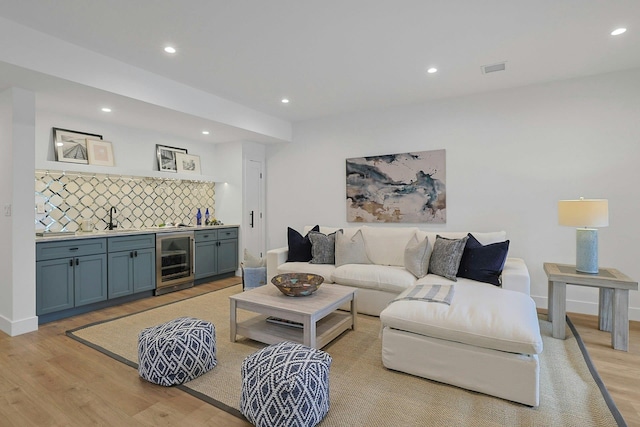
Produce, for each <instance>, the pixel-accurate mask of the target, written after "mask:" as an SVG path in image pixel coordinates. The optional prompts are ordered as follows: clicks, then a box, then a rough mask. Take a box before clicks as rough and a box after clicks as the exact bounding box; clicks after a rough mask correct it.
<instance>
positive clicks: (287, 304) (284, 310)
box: [229, 283, 356, 348]
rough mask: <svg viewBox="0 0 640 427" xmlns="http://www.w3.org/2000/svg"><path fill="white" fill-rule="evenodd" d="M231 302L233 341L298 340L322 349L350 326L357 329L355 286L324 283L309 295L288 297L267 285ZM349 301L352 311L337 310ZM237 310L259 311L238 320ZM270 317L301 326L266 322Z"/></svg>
mask: <svg viewBox="0 0 640 427" xmlns="http://www.w3.org/2000/svg"><path fill="white" fill-rule="evenodd" d="M229 300H230V303H231V316H230V317H231V318H230V326H231V342H235V341H236V335H242V336H244V337H247V338H251V339H253V340H256V341H260V342H263V343H266V344H276V343H279V342H281V341H293V342H298V343H301V344H304V345H307V346H309V347H314V348H322V347H324V346H325V345H327V344H328V343H329V342H331V341H332V340H333V339H335V338H336V337H337V336H339V335H340V334H341V333H343V332H344V331H346V330H348V329H354V330H355V329H356V288H351V287H347V286H340V285H333V284H328V283H325V284H322V285H321V286H320V288H319V289H318V290H317V291H316V292H314V293H313V294H311V295H309V296H306V297H288V296H285V295H283V294H282V293H281V292H280V291H279V290H278V289H277V288H276V287H275V286H273V285H271V284H267V285H264V286H260V287H258V288H255V289H251V290H248V291H245V292H242V293H240V294H237V295H233V296H231V297H229ZM347 303H350V304H349V307H350V311H343V310H338V308H339V307H341V306H343V305H345V304H347ZM237 309H242V310H247V311H252V312H255V313H260V314H261V315H260V316H255V317H252V318H251V319H249V320H246V321H243V322H239V323H238V322H237ZM268 317H275V318H279V319H286V320H290V321H292V322H298V323H301V324H302V327H301V328H300V327H295V326H288V325H287V326H285V325H281V324H276V323H272V322H267V318H268Z"/></svg>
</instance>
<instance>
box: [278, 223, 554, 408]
mask: <svg viewBox="0 0 640 427" xmlns="http://www.w3.org/2000/svg"><path fill="white" fill-rule="evenodd" d="M310 230H312V227H309V226H307V227H305V229H304V234H306V235H307V233H308V236H310V237H311V239H310V240H312V241H313V243H314V244H316V243H318V246H321V243H323V239H324V240H328V241H329V243H328V244H329V245H330V244H332V243H333V242H332V241H331V239H329V238H328V236H330V235H331V233H334V232H335V234H333V235H332V236H333V239H334V240H335V243H333V244H334V259H333V260H331V259H328V258H327V257H325V259H324V260H321V261H320V263H318V261H317V260H316V262H314V261H313V260H312V261H311V262H309V261H288V259H289V254H288V251H289V248H288V247H284V248H279V249H273V250H270V251H268V252H267V280H268V281H270V280H271V278H272V277H273V276H275V275H276V274H281V273H294V272H300V273H302V272H306V273H315V274H319V275H321V276H323V277H324V279H325V282H326V283H336V284H338V285H344V286H351V287H355V288H357V289H358V291H357V298H358V304H357V306H358V311H359V312H360V313H364V314H369V315H374V316H379V317H380V320H381V324H382V362H383V364H384V366H385V367H387V368H389V369H393V370H397V371H401V372H406V373H409V374H412V375H417V376H420V377H423V378H428V379H432V380H435V381H439V382H443V383H447V384H452V385H455V386H458V387H463V388H466V389H469V390H473V391H478V392H482V393H485V394H489V395H492V396H497V397H500V398H503V399H507V400H512V401H515V402H519V403H523V404H525V405H529V406H537V405H538V404H539V389H540V387H539V371H540V365H539V359H538V354H539V353H541V352H542V339H541V337H540V329H539V324H538V319H537V313H536V309H535V303H534V302H533V300H532V299H531V297H530V296H529V287H530V279H529V272H528V270H527V267H526V265H525V263H524V261H523V260H522V259H519V258H509V257H506V252H505V254H504V255H505V257H506V259H504V260H503V262H504V264H503V265H502V266H500V267H502V268H501V272H496V271H493V274H499V277H493V276H491V277H490V279H491V280H485V281H478V280H474V279H470V278H468V277H452V276H450V275H449V278H446V277H443V276H441V275H439V274H434V273H433V272H432V271H431V267H433V265H429V269H427V268H426V267H425V266H423V267H424V268H423V271H416V267H415V261H416V260H415V259H414V260H413V262H410V261H408V260H407V258H410V257H411V256H413V257H415V255H416V252H415V251H413V249H414V248H415V247H416V246H417V245H423V246H425V245H426V247H428V249H427V250H426V252H425V251H423V252H422V255H423V256H424V255H426V257H427V259H426V260H422V261H423V262H425V263H426V264H430V263H429V259H428V258H429V256H430V255H431V254H432V253H433V249H434V244H435V242H436V239H437V238H444V239H443V240H442V241H441V242H440V243H442V242H444V241H447V242H446V243H447V244H449V243H452V242H453V244H462V245H464V243H460V241H461V240H466V239H469V238H473V239H474V241H475V242H476V244H478V245H480V246H482V247H484V248H489V247H491V246H496V245H498V246H500V244H501V246H502V247H503V248H504V246H505V244H506V247H507V248H508V241H506V233H505V232H504V231H499V232H490V233H476V232H472V233H467V232H437V233H436V232H427V231H422V230H419V229H418V228H415V227H371V226H362V227H349V228H344V229H341V230H342V231H338V229H336V228H329V227H319V230H318V228H316V230H318V232H313V231H312V232H311V233H309V231H310ZM438 236H439V237H438ZM470 236H472V237H470ZM456 241H458V242H457V243H456ZM325 243H326V242H325ZM314 249H315V247H314ZM412 251H413V252H412ZM313 255H316V254H315V253H314V254H313ZM320 255H322V253H320ZM418 256H420V253H418ZM321 258H322V257H321ZM314 260H315V257H314ZM330 261H333V262H330ZM418 261H420V260H419V259H418ZM493 268H494V269H495V266H494V267H493ZM418 270H420V268H419V266H418ZM440 274H443V273H440ZM445 275H446V274H445ZM454 275H455V274H454ZM471 277H474V276H473V275H471ZM487 281H488V282H491V283H486V282H487ZM432 285H436V286H437V285H443V286H445V287H446V286H450V285H453V288H454V291H455V292H453V294H452V295H453V298H452V299H451V301H450V304H443V303H425V302H424V301H416V300H412V299H410V298H409V299H407V298H406V297H407V296H408V295H411V294H412V293H415V290H416V289H417V288H420V287H431V286H432Z"/></svg>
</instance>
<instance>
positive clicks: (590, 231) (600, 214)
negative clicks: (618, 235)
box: [558, 197, 609, 274]
mask: <svg viewBox="0 0 640 427" xmlns="http://www.w3.org/2000/svg"><path fill="white" fill-rule="evenodd" d="M558 223H559V224H560V225H566V226H570V227H578V228H577V229H576V271H578V272H580V273H590V274H597V273H598V230H597V229H595V228H593V227H606V226H608V225H609V201H608V200H606V199H585V198H583V197H580V200H560V201H559V202H558Z"/></svg>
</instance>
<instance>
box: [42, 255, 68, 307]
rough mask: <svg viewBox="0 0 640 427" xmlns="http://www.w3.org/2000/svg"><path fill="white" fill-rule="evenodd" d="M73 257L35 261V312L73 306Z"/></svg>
mask: <svg viewBox="0 0 640 427" xmlns="http://www.w3.org/2000/svg"><path fill="white" fill-rule="evenodd" d="M73 264H74V260H73V258H66V259H54V260H50V261H38V262H36V314H37V315H42V314H47V313H53V312H55V311H60V310H66V309H67V308H73V305H74V296H73V271H74V268H73Z"/></svg>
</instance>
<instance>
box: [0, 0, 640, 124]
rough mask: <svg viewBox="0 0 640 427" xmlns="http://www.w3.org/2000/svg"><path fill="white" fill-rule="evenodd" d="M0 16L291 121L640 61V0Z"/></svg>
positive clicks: (281, 0)
mask: <svg viewBox="0 0 640 427" xmlns="http://www.w3.org/2000/svg"><path fill="white" fill-rule="evenodd" d="M0 16H2V17H4V18H6V19H8V20H11V21H14V22H17V23H19V24H22V25H24V26H27V27H31V28H33V29H36V30H38V31H41V32H44V33H47V34H49V35H52V36H54V37H56V38H59V39H62V40H65V41H68V42H71V43H73V44H75V45H78V46H80V47H84V48H87V49H90V50H92V51H95V52H97V53H100V54H103V55H106V56H109V57H112V58H115V59H117V60H120V61H123V62H126V63H129V64H131V65H134V66H136V67H138V68H141V69H145V70H148V71H151V72H153V73H156V74H158V75H161V76H164V77H167V78H170V79H172V80H175V81H178V82H181V83H184V84H186V85H189V86H191V87H194V88H197V89H200V90H202V91H205V92H208V93H212V94H215V95H217V96H220V97H222V98H226V99H228V100H231V101H234V102H237V103H240V104H243V105H245V106H247V107H250V108H252V109H255V110H258V111H261V112H264V113H266V114H269V115H272V116H274V117H279V118H282V119H285V120H288V121H291V122H297V121H302V120H308V119H313V118H318V117H324V116H329V115H335V114H342V113H348V112H354V111H362V110H371V109H378V108H388V107H391V106H395V105H405V104H413V103H423V102H428V101H429V100H434V99H439V98H446V97H454V96H461V95H466V94H472V93H480V92H486V91H492V90H499V89H506V88H512V87H518V86H524V85H531V84H536V83H543V82H549V81H554V80H561V79H569V78H575V77H579V76H586V75H592V74H600V73H606V72H611V71H616V70H622V69H629V68H635V67H640V49H639V48H638V47H639V46H640V1H638V0H616V1H602V0H482V1H478V0H395V1H391V0H388V1H381V0H376V1H374V0H346V1H345V0H322V1H300V0H272V1H264V0H234V1H229V0H188V1H181V2H179V1H170V0H162V1H159V0H136V1H131V0H109V1H103V0H83V1H78V0H56V1H55V2H53V1H52V2H43V1H41V0H0ZM618 27H626V28H628V31H627V32H626V33H625V34H623V35H620V36H617V37H613V36H611V35H610V32H611V31H612V30H614V29H615V28H618ZM167 44H171V45H173V46H175V48H176V49H177V50H178V51H177V53H176V54H174V55H168V54H166V53H165V52H163V50H162V48H163V47H164V46H165V45H167ZM502 61H506V70H505V71H502V72H496V73H491V74H483V73H482V72H481V66H482V65H487V64H494V63H498V62H502ZM429 67H437V69H438V72H437V73H434V74H428V73H426V69H427V68H429ZM6 69H7V66H6V64H5V66H4V67H0V71H5V70H6ZM4 74H5V73H4V72H3V76H2V78H0V84H2V83H4V84H6V83H7V77H6V76H4ZM17 74H20V73H17ZM37 77H38V76H37V75H34V79H36V80H37ZM40 77H42V76H40ZM43 90H44V89H43ZM283 97H286V98H289V99H290V101H291V102H290V103H289V104H283V103H281V99H282V98H283ZM52 102H54V101H52ZM184 119H185V120H187V118H184Z"/></svg>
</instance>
